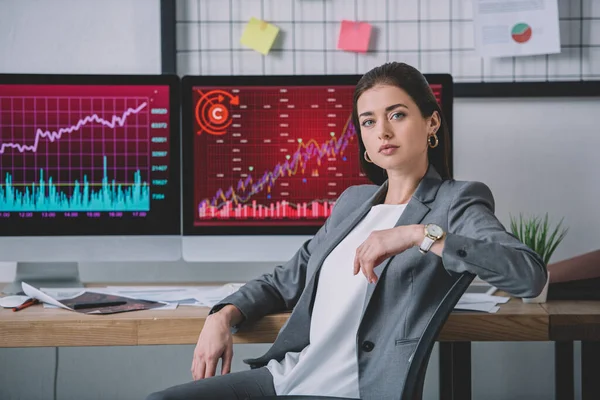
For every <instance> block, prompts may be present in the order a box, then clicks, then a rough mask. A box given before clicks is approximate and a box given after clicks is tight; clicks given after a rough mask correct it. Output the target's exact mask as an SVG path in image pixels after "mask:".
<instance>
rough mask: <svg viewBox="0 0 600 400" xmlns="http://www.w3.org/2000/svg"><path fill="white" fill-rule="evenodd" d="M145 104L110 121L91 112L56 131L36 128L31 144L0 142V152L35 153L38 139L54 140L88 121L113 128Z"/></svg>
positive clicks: (136, 112) (114, 116)
mask: <svg viewBox="0 0 600 400" xmlns="http://www.w3.org/2000/svg"><path fill="white" fill-rule="evenodd" d="M147 105H148V103H146V102H144V103H142V104H140V105H139V106H138V107H137V108H128V109H127V110H125V112H124V113H123V115H122V116H120V117H119V116H118V115H113V117H112V119H111V120H110V121H108V120H105V119H104V118H102V117H99V116H98V115H97V114H93V115H89V116H87V117H85V118H83V119H80V120H79V122H77V124H75V125H72V126H70V127H68V128H61V129H59V130H58V131H43V130H42V129H39V128H38V130H37V131H36V133H35V140H34V142H33V144H32V145H26V144H19V143H2V144H1V145H0V154H4V152H5V150H6V149H17V150H18V151H19V152H20V153H24V152H25V151H31V152H33V153H35V152H36V151H37V148H38V144H39V142H40V139H42V138H47V139H48V140H50V141H51V142H54V141H55V140H58V139H60V138H61V137H62V135H63V134H64V133H71V132H73V131H76V130H79V129H81V127H82V126H84V125H86V124H88V123H90V122H97V123H99V124H102V125H104V126H107V127H109V128H115V127H116V126H117V124H118V125H119V126H123V125H124V124H125V121H126V120H127V117H129V116H130V115H132V114H138V113H139V112H140V111H142V110H143V109H144V108H146V106H147Z"/></svg>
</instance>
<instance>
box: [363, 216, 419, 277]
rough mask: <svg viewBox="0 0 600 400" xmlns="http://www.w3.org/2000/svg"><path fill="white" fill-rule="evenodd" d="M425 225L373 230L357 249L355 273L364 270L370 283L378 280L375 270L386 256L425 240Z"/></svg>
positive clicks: (393, 254)
mask: <svg viewBox="0 0 600 400" xmlns="http://www.w3.org/2000/svg"><path fill="white" fill-rule="evenodd" d="M423 235H424V233H423V225H405V226H397V227H395V228H391V229H384V230H381V231H373V232H371V234H370V235H369V237H368V238H367V240H365V241H364V242H363V244H361V245H360V246H359V247H358V249H356V256H355V257H354V275H356V274H358V272H359V271H362V272H363V274H364V275H365V276H366V277H367V280H368V281H369V282H370V283H375V282H377V275H375V272H374V271H373V270H374V269H375V267H376V266H378V265H379V264H381V263H382V262H383V260H385V259H386V258H389V257H392V256H395V255H396V254H400V253H402V252H403V251H406V250H408V249H410V248H411V247H413V246H416V245H418V244H419V243H420V242H421V241H422V240H423Z"/></svg>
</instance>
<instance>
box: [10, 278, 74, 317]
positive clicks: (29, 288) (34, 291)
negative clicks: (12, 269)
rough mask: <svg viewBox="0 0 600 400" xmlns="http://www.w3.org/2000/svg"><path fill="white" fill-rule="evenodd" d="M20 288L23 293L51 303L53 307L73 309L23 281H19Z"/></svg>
mask: <svg viewBox="0 0 600 400" xmlns="http://www.w3.org/2000/svg"><path fill="white" fill-rule="evenodd" d="M21 288H22V289H23V292H25V294H26V295H27V296H29V297H32V298H34V299H38V300H39V301H41V302H42V303H44V304H51V305H53V306H55V307H60V308H64V309H65V310H71V311H72V310H73V309H72V308H70V307H67V306H65V305H64V304H62V303H61V302H59V301H57V300H56V299H54V298H52V297H51V296H49V295H47V294H46V293H44V292H42V291H41V290H38V289H36V288H34V287H33V286H31V285H28V284H27V283H25V282H21ZM78 293H82V291H81V289H79V292H78ZM73 297H75V296H73Z"/></svg>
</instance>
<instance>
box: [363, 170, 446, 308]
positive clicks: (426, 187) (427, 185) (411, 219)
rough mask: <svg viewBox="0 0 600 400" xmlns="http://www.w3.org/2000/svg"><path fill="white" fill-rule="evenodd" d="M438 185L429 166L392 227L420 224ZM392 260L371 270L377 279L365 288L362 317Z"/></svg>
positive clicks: (438, 176)
mask: <svg viewBox="0 0 600 400" xmlns="http://www.w3.org/2000/svg"><path fill="white" fill-rule="evenodd" d="M386 183H387V182H386ZM440 183H441V177H440V175H439V174H438V173H437V171H436V170H435V169H434V168H433V166H430V167H429V169H428V171H427V173H426V174H425V176H424V177H423V179H422V180H421V182H420V183H419V186H417V190H415V193H414V194H413V196H412V197H411V199H410V201H409V202H408V204H407V205H406V209H405V210H404V212H403V213H402V215H401V216H400V218H398V221H396V224H395V225H394V227H397V226H403V225H414V224H419V223H421V221H422V220H423V218H425V216H426V215H427V213H428V212H429V210H430V208H429V206H428V205H427V203H429V202H431V201H433V200H434V199H435V196H436V194H437V191H438V189H439V187H440ZM393 258H394V257H393V256H392V257H390V258H388V259H386V260H384V261H383V262H382V263H381V264H379V265H378V266H376V267H375V269H374V270H373V272H375V275H377V278H378V279H377V282H376V283H375V284H369V285H368V286H367V293H366V295H365V301H364V303H363V310H362V315H363V316H364V313H365V311H366V309H367V306H368V305H369V301H370V300H371V297H372V296H373V292H374V291H375V288H376V287H377V284H378V283H379V278H380V277H381V274H383V271H384V270H385V269H386V268H387V266H388V265H389V263H390V262H391V261H392V259H393ZM361 319H362V316H361Z"/></svg>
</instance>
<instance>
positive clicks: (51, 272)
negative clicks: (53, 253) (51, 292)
mask: <svg viewBox="0 0 600 400" xmlns="http://www.w3.org/2000/svg"><path fill="white" fill-rule="evenodd" d="M21 282H25V283H27V284H29V285H31V286H33V287H35V288H38V289H39V288H82V287H83V284H82V283H81V280H80V279H79V264H78V263H76V262H67V263H64V262H18V263H17V274H16V275H15V280H14V281H13V282H12V283H10V284H8V285H7V286H5V287H4V288H3V289H2V292H3V293H4V294H7V295H11V294H23V289H22V286H21Z"/></svg>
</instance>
